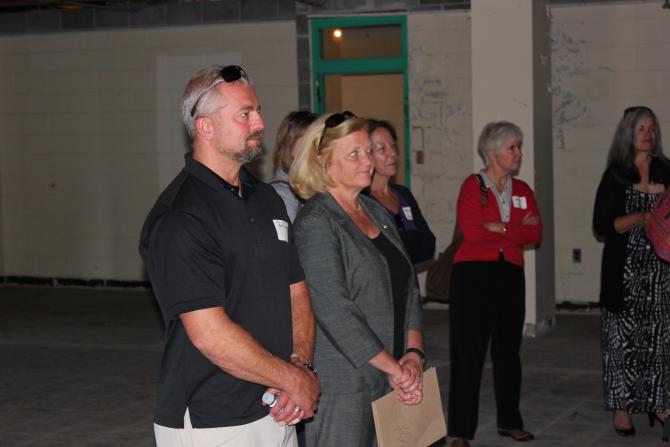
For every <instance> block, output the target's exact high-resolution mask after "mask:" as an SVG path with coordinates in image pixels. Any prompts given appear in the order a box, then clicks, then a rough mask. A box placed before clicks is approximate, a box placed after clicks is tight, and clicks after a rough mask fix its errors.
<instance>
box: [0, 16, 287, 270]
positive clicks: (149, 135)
mask: <svg viewBox="0 0 670 447" xmlns="http://www.w3.org/2000/svg"><path fill="white" fill-rule="evenodd" d="M295 38H296V37H295V24H294V22H293V21H286V22H280V21H273V22H265V23H245V24H229V25H226V26H198V27H181V28H156V29H150V30H124V31H95V32H86V33H57V34H50V35H27V36H9V37H3V38H2V39H0V206H1V214H0V218H1V220H0V223H1V226H0V240H1V241H2V242H1V246H0V248H1V253H2V256H0V269H1V271H0V275H2V276H30V277H52V278H82V279H95V278H102V279H115V280H130V281H136V280H142V279H143V277H144V276H143V267H142V263H141V259H140V257H139V255H138V249H137V246H138V237H139V232H140V229H141V225H142V223H143V220H144V218H145V216H146V214H147V212H148V211H149V209H150V207H151V205H152V204H153V202H154V200H155V199H156V197H157V194H158V192H159V191H160V190H161V189H162V188H163V187H164V186H165V185H166V184H167V183H168V182H169V181H170V179H171V178H172V177H173V176H174V175H175V174H176V173H177V172H178V171H179V169H181V167H182V166H183V154H184V152H185V151H186V150H187V146H186V144H185V138H184V133H183V130H182V127H183V126H182V124H181V115H180V113H181V112H180V105H181V94H182V91H183V87H184V85H185V84H186V82H187V80H188V78H189V77H190V76H191V74H192V73H194V72H195V71H196V70H197V69H199V68H201V67H203V66H206V65H209V64H212V63H224V64H226V63H228V64H230V63H239V64H242V65H244V66H245V68H246V69H247V70H248V71H249V74H250V75H251V77H252V78H253V79H254V82H255V85H256V87H257V92H258V95H259V98H260V100H261V103H262V106H263V114H264V117H265V119H266V132H265V145H266V148H267V149H266V157H265V158H264V159H263V161H262V162H261V163H260V164H259V165H257V166H256V167H255V168H256V171H257V172H258V173H259V175H260V176H263V177H267V176H268V175H269V174H270V172H271V171H272V167H271V158H270V152H271V151H272V148H273V147H274V136H275V134H276V130H277V127H278V126H279V123H280V121H281V119H282V118H283V116H284V115H285V114H286V112H287V111H289V110H292V109H294V108H296V107H297V98H298V92H297V80H296V78H297V75H296V45H295Z"/></svg>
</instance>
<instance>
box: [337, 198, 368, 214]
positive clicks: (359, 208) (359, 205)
mask: <svg viewBox="0 0 670 447" xmlns="http://www.w3.org/2000/svg"><path fill="white" fill-rule="evenodd" d="M342 209H344V212H345V213H347V214H349V215H353V214H358V213H360V212H361V211H363V207H362V206H361V204H360V203H359V202H358V200H357V201H356V209H355V210H353V211H349V210H347V209H345V208H344V207H342Z"/></svg>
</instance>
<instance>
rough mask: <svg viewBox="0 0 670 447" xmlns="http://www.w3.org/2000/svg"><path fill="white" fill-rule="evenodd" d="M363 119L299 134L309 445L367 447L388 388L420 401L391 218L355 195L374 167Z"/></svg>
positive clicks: (404, 272) (415, 302) (296, 170)
mask: <svg viewBox="0 0 670 447" xmlns="http://www.w3.org/2000/svg"><path fill="white" fill-rule="evenodd" d="M371 152H372V147H371V142H370V137H369V135H368V132H367V129H366V121H365V120H364V119H361V118H358V117H356V116H355V115H353V114H352V113H351V112H343V113H336V114H331V115H328V116H324V117H321V118H319V119H318V120H316V121H315V122H314V123H313V124H312V125H311V126H310V127H309V128H308V129H307V132H306V133H305V139H304V144H303V147H302V148H301V150H300V152H299V153H298V155H297V156H296V159H295V161H294V163H293V165H292V167H291V170H290V173H289V179H290V182H291V186H292V187H293V189H294V190H295V191H296V192H297V193H298V194H299V195H300V196H301V197H303V198H304V199H306V200H307V202H306V203H305V205H304V207H303V208H302V211H301V212H300V214H299V215H298V217H297V219H296V222H295V237H296V245H297V247H298V254H299V256H300V261H301V263H302V265H303V268H304V270H305V276H306V277H307V283H308V287H309V290H310V295H311V298H312V305H313V308H314V314H315V319H316V322H317V331H316V343H315V352H314V367H315V368H316V370H317V371H318V372H319V378H320V380H321V392H322V394H321V398H320V400H319V409H318V412H317V414H316V416H315V417H314V420H313V421H311V422H307V423H306V425H305V438H306V445H307V447H328V446H333V447H335V446H336V447H342V446H347V447H357V446H360V447H368V446H372V445H373V443H374V440H375V431H374V423H373V418H372V409H371V406H370V404H371V402H372V401H374V400H375V399H378V398H379V397H381V396H383V395H384V394H385V393H386V392H387V391H389V387H393V388H395V389H396V391H397V392H398V398H399V399H400V401H402V402H403V403H405V404H407V405H414V404H418V403H419V402H421V400H422V398H423V395H422V372H423V362H424V357H425V356H424V354H423V335H422V316H421V304H420V300H419V292H418V289H417V284H416V282H415V273H414V269H413V266H412V262H411V260H410V258H409V256H408V255H407V252H406V251H405V248H404V247H403V243H402V240H401V239H400V237H399V235H398V232H397V230H396V227H395V223H394V222H393V220H392V219H391V217H390V216H389V214H388V212H386V210H385V209H384V208H383V207H382V206H381V205H380V204H379V203H377V202H376V201H375V200H373V199H371V198H369V197H366V196H364V195H362V194H360V192H361V191H362V190H363V189H364V188H367V187H368V186H370V181H371V175H372V169H373V162H372V154H371Z"/></svg>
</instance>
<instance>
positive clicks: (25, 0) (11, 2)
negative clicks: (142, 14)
mask: <svg viewBox="0 0 670 447" xmlns="http://www.w3.org/2000/svg"><path fill="white" fill-rule="evenodd" d="M163 1H164V0H158V1H157V0H0V12H12V11H16V12H18V11H30V10H54V9H59V10H77V9H83V8H95V9H111V10H117V11H119V10H120V11H133V10H137V9H141V8H142V7H143V6H145V5H146V4H147V3H149V2H152V3H159V2H163ZM194 1H200V0H180V1H179V2H180V3H191V2H194Z"/></svg>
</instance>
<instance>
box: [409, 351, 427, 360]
mask: <svg viewBox="0 0 670 447" xmlns="http://www.w3.org/2000/svg"><path fill="white" fill-rule="evenodd" d="M410 352H413V353H414V354H416V355H418V356H419V358H420V359H421V360H423V361H424V362H425V361H426V353H425V352H423V351H422V350H421V349H419V348H407V350H406V351H405V354H409V353H410Z"/></svg>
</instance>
